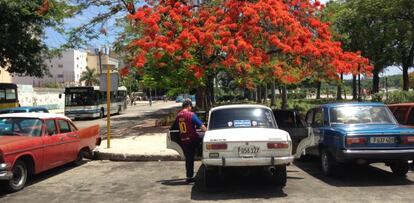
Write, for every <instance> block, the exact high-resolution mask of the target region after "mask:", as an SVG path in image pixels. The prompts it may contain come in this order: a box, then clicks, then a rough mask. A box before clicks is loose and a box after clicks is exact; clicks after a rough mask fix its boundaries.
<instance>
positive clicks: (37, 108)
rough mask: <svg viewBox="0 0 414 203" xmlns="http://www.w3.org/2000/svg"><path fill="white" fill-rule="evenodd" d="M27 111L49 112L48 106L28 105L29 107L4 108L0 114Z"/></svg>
mask: <svg viewBox="0 0 414 203" xmlns="http://www.w3.org/2000/svg"><path fill="white" fill-rule="evenodd" d="M26 112H32V113H49V111H48V110H47V108H45V107H35V106H28V107H16V108H8V109H2V110H0V114H6V113H26Z"/></svg>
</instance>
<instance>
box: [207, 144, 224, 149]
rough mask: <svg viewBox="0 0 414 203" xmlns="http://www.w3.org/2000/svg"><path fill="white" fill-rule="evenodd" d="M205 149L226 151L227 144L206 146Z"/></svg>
mask: <svg viewBox="0 0 414 203" xmlns="http://www.w3.org/2000/svg"><path fill="white" fill-rule="evenodd" d="M206 149H208V150H219V149H227V144H226V143H215V144H206Z"/></svg>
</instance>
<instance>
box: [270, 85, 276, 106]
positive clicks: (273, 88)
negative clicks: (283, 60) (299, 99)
mask: <svg viewBox="0 0 414 203" xmlns="http://www.w3.org/2000/svg"><path fill="white" fill-rule="evenodd" d="M271 91H272V92H271V93H272V98H271V100H270V106H275V105H276V94H275V91H276V81H275V80H273V81H272V89H271Z"/></svg>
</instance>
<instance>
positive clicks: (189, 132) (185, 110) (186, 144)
mask: <svg viewBox="0 0 414 203" xmlns="http://www.w3.org/2000/svg"><path fill="white" fill-rule="evenodd" d="M192 110H193V103H192V102H191V100H185V101H184V102H183V104H182V109H181V111H180V112H179V113H178V115H177V118H176V120H175V124H174V125H175V126H177V128H178V129H179V131H180V138H181V145H182V148H183V151H184V156H185V169H186V176H187V179H186V182H187V183H190V182H194V178H193V176H194V155H195V152H196V149H197V146H199V144H200V142H201V141H202V139H201V138H200V137H199V136H198V134H197V131H196V127H197V128H201V130H202V131H204V132H205V131H207V128H206V126H205V125H204V124H203V122H201V120H200V119H199V118H198V117H197V115H196V114H195V113H193V112H191V111H192Z"/></svg>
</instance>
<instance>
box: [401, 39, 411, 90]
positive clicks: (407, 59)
mask: <svg viewBox="0 0 414 203" xmlns="http://www.w3.org/2000/svg"><path fill="white" fill-rule="evenodd" d="M413 63H414V43H413V44H412V45H411V48H410V50H409V52H408V56H404V55H403V57H402V69H403V90H404V91H408V90H409V88H410V81H409V80H410V79H409V77H408V69H409V68H410V67H412V66H413Z"/></svg>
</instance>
